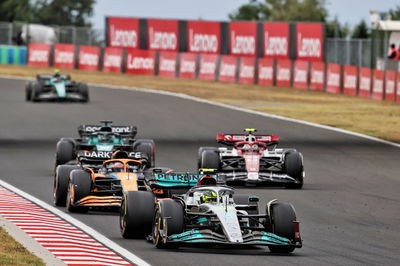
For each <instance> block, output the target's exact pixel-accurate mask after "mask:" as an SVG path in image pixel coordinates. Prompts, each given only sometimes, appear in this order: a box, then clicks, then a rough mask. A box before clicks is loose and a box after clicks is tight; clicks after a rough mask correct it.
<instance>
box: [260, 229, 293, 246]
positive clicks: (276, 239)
mask: <svg viewBox="0 0 400 266" xmlns="http://www.w3.org/2000/svg"><path fill="white" fill-rule="evenodd" d="M261 239H262V240H264V241H266V242H268V243H271V244H277V245H288V244H290V241H289V239H287V238H283V237H280V236H278V235H275V234H273V233H267V232H264V235H263V236H262V237H261Z"/></svg>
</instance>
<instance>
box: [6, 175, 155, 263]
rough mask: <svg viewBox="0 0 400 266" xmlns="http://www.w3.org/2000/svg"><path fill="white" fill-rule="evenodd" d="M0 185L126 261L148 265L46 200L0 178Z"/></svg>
mask: <svg viewBox="0 0 400 266" xmlns="http://www.w3.org/2000/svg"><path fill="white" fill-rule="evenodd" d="M0 186H3V187H4V188H6V189H8V190H10V191H12V192H14V193H16V194H18V195H20V196H21V197H23V198H25V199H27V200H29V201H31V202H33V203H35V204H37V205H39V206H40V207H42V208H43V209H46V210H48V211H50V212H52V213H54V214H55V215H56V216H58V217H60V218H61V219H63V220H65V221H67V222H69V223H70V224H73V225H75V226H76V227H78V228H79V229H81V230H82V231H84V232H85V233H87V234H88V235H90V236H91V237H93V238H94V239H96V240H97V241H98V242H100V243H102V244H103V245H105V246H106V247H108V248H110V249H111V250H113V251H115V252H116V253H117V254H119V255H121V256H122V257H123V258H125V259H127V260H128V261H130V262H132V263H133V264H135V265H143V266H147V265H150V264H149V263H147V262H146V261H144V260H142V259H141V258H139V257H138V256H136V255H134V254H133V253H131V252H130V251H128V250H127V249H125V248H123V247H121V246H120V245H118V244H117V243H115V242H113V241H111V240H110V239H108V238H107V237H106V236H104V235H102V234H100V233H99V232H97V231H96V230H94V229H92V228H91V227H89V226H87V225H86V224H84V223H82V222H80V221H79V220H77V219H75V218H73V217H72V216H70V215H68V214H66V213H64V212H62V211H60V210H58V209H57V208H54V207H53V206H51V205H49V204H47V203H46V202H44V201H42V200H40V199H38V198H36V197H34V196H32V195H30V194H28V193H26V192H24V191H22V190H20V189H19V188H16V187H14V186H13V185H10V184H8V183H7V182H4V181H3V180H0ZM92 263H93V262H92Z"/></svg>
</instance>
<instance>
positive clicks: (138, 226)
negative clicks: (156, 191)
mask: <svg viewBox="0 0 400 266" xmlns="http://www.w3.org/2000/svg"><path fill="white" fill-rule="evenodd" d="M154 205H155V197H154V195H153V193H152V192H149V191H128V192H126V193H125V195H124V199H123V201H122V204H121V209H120V215H119V225H120V230H121V235H122V236H123V237H124V238H144V237H146V236H148V235H150V234H151V228H152V222H153V214H154Z"/></svg>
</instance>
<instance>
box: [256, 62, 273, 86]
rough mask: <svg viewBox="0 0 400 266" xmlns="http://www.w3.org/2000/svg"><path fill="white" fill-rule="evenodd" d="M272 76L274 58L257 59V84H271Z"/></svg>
mask: <svg viewBox="0 0 400 266" xmlns="http://www.w3.org/2000/svg"><path fill="white" fill-rule="evenodd" d="M273 78H274V60H273V59H271V58H260V59H258V84H260V85H265V86H272V85H273Z"/></svg>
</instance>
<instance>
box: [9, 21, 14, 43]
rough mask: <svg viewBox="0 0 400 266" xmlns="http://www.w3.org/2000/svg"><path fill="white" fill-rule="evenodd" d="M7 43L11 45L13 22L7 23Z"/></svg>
mask: <svg viewBox="0 0 400 266" xmlns="http://www.w3.org/2000/svg"><path fill="white" fill-rule="evenodd" d="M8 25H9V27H8V45H12V34H13V24H12V23H8Z"/></svg>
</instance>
